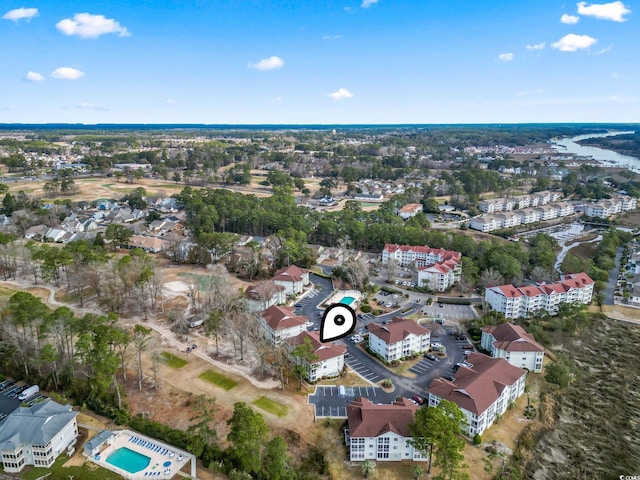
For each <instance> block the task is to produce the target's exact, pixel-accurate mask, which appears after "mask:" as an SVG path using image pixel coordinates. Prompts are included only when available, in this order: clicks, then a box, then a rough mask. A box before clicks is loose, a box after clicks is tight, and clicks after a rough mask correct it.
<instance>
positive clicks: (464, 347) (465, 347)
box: [462, 344, 473, 350]
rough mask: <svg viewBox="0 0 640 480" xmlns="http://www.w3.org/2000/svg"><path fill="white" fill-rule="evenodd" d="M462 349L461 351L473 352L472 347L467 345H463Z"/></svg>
mask: <svg viewBox="0 0 640 480" xmlns="http://www.w3.org/2000/svg"><path fill="white" fill-rule="evenodd" d="M462 349H463V350H473V345H469V344H467V345H463V346H462Z"/></svg>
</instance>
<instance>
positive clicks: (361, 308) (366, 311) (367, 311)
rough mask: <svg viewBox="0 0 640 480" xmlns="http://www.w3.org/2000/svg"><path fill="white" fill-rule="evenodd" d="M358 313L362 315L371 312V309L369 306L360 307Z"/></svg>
mask: <svg viewBox="0 0 640 480" xmlns="http://www.w3.org/2000/svg"><path fill="white" fill-rule="evenodd" d="M360 311H361V312H362V313H369V312H370V311H371V307H370V306H369V305H361V306H360Z"/></svg>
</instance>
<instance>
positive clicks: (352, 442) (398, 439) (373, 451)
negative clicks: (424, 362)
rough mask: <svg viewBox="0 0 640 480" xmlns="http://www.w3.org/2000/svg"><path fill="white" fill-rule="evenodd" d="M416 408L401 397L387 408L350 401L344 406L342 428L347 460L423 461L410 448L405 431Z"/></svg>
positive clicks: (366, 400) (416, 452)
mask: <svg viewBox="0 0 640 480" xmlns="http://www.w3.org/2000/svg"><path fill="white" fill-rule="evenodd" d="M418 408H420V407H418V406H417V405H414V404H413V403H411V402H410V401H409V400H407V399H406V398H402V397H401V398H398V399H397V400H396V401H394V402H393V403H391V404H377V403H373V402H372V401H371V400H368V399H366V398H364V397H359V398H356V399H355V400H353V401H352V402H351V403H350V404H349V405H347V427H346V428H345V441H346V444H347V446H348V447H349V460H350V461H352V462H362V461H364V460H377V461H381V462H390V461H400V460H413V461H425V460H426V457H423V456H422V454H421V453H420V451H419V450H418V449H416V448H415V447H414V446H413V445H412V444H411V440H412V437H411V432H410V431H409V425H410V424H412V423H413V418H414V416H415V413H416V411H417V410H418Z"/></svg>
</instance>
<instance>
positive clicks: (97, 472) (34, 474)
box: [20, 455, 122, 480]
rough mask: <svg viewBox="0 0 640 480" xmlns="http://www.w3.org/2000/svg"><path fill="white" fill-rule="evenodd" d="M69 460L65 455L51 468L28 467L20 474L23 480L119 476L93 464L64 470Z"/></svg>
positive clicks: (109, 479) (109, 478)
mask: <svg viewBox="0 0 640 480" xmlns="http://www.w3.org/2000/svg"><path fill="white" fill-rule="evenodd" d="M67 460H69V457H67V456H66V455H60V457H58V459H57V460H56V461H55V462H54V464H53V465H52V466H51V468H40V467H38V468H36V467H29V468H28V469H25V470H24V471H23V472H21V473H20V478H21V479H24V480H35V479H37V478H41V477H43V476H45V475H47V474H49V476H48V477H46V478H47V480H69V478H72V477H73V478H76V479H82V480H118V479H122V477H121V476H120V475H118V474H117V473H114V472H112V471H110V470H106V469H104V468H101V467H98V466H97V465H96V464H95V463H91V462H86V463H85V464H84V465H83V466H81V467H69V468H64V467H63V466H62V465H63V464H64V463H65V462H66V461H67Z"/></svg>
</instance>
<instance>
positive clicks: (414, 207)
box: [398, 203, 422, 220]
mask: <svg viewBox="0 0 640 480" xmlns="http://www.w3.org/2000/svg"><path fill="white" fill-rule="evenodd" d="M420 212H422V204H421V203H407V204H406V205H404V206H402V207H401V208H400V209H398V216H400V218H402V219H403V220H407V219H409V218H411V217H415V216H416V215H417V214H419V213H420Z"/></svg>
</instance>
